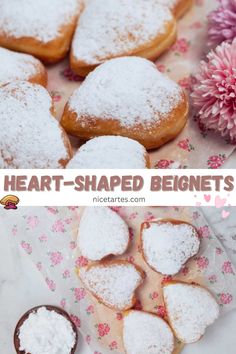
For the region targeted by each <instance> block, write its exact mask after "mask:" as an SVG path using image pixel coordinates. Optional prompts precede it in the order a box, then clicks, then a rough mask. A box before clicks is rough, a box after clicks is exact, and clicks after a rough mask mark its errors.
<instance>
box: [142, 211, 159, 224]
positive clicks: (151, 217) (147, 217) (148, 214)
mask: <svg viewBox="0 0 236 354" xmlns="http://www.w3.org/2000/svg"><path fill="white" fill-rule="evenodd" d="M144 219H145V222H149V221H152V220H155V219H156V217H155V216H154V215H153V214H152V213H151V212H150V211H148V212H147V214H146V215H145V217H144Z"/></svg>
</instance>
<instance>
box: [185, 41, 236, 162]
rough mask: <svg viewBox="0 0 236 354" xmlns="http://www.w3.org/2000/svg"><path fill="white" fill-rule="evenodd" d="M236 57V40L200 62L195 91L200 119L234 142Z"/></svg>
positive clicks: (193, 96)
mask: <svg viewBox="0 0 236 354" xmlns="http://www.w3.org/2000/svg"><path fill="white" fill-rule="evenodd" d="M235 56H236V40H234V41H233V43H232V44H229V43H226V42H224V43H222V44H221V45H220V46H218V47H217V48H216V49H215V51H211V52H210V53H209V54H208V56H207V60H206V61H202V62H201V64H200V71H199V73H198V75H197V76H196V84H195V85H194V86H193V93H192V99H193V105H194V106H195V108H196V110H197V115H198V119H199V121H200V122H201V123H202V124H203V125H204V126H205V127H206V128H207V129H210V130H213V131H215V132H219V133H220V134H221V135H222V136H223V137H225V138H228V139H230V140H231V141H232V142H234V140H235V139H236V99H235V98H236V75H235V72H236V61H235ZM213 168H214V167H213ZM216 168H217V167H216Z"/></svg>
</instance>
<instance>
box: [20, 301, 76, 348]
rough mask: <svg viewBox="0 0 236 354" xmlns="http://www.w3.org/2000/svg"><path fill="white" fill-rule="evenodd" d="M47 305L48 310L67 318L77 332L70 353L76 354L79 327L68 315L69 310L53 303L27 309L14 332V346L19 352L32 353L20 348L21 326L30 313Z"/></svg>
mask: <svg viewBox="0 0 236 354" xmlns="http://www.w3.org/2000/svg"><path fill="white" fill-rule="evenodd" d="M42 307H45V308H46V309H47V310H48V311H55V312H56V313H58V314H59V315H61V316H63V317H64V318H65V319H67V320H68V321H69V322H70V323H71V325H72V328H73V331H74V333H75V345H74V347H73V348H72V349H71V352H70V354H74V353H75V351H76V347H77V344H78V331H77V328H76V326H75V324H74V323H73V322H72V320H71V318H70V316H69V315H68V313H67V312H65V311H64V310H63V309H61V308H60V307H56V306H51V305H41V306H37V307H33V308H32V309H30V310H29V311H27V312H26V313H25V314H24V315H23V316H22V317H21V318H20V320H19V321H18V323H17V325H16V328H15V332H14V346H15V350H16V353H17V354H30V353H26V352H25V351H24V350H20V339H19V332H20V327H21V326H22V325H23V323H24V322H25V320H27V319H28V317H29V315H30V314H31V313H34V312H36V311H37V310H38V309H40V308H42Z"/></svg>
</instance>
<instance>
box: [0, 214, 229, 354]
mask: <svg viewBox="0 0 236 354" xmlns="http://www.w3.org/2000/svg"><path fill="white" fill-rule="evenodd" d="M203 213H204V215H205V217H206V219H207V220H208V222H209V223H210V224H211V226H212V227H213V229H214V231H215V232H216V233H217V235H218V236H219V237H220V238H221V240H222V242H223V243H225V245H226V246H227V247H230V248H231V249H232V248H234V244H233V242H231V241H232V240H233V238H234V236H235V235H236V208H234V209H231V214H230V216H229V218H228V219H226V220H224V221H222V218H221V216H220V211H219V210H217V209H215V208H203ZM0 224H1V239H2V244H1V248H0V348H1V350H0V352H1V354H13V353H14V352H15V351H14V347H13V342H12V337H13V332H14V327H15V325H16V322H17V320H18V319H19V317H20V316H21V315H22V313H24V312H25V311H26V310H28V309H29V308H30V307H33V306H37V305H41V304H45V303H47V304H55V303H57V302H58V301H59V299H57V298H55V294H53V293H52V292H50V291H49V290H48V288H47V286H46V285H45V283H44V281H43V279H42V277H41V275H40V273H39V272H38V271H37V270H36V269H35V267H34V266H33V265H32V264H31V262H30V260H29V258H28V257H26V256H25V254H24V253H23V251H22V250H20V249H19V248H18V247H17V246H16V245H15V244H14V242H13V240H12V238H10V233H9V231H8V230H5V229H4V225H2V223H1V220H0ZM235 243H236V242H235ZM230 252H231V256H232V257H233V258H234V262H235V265H236V250H234V249H232V250H231V251H230ZM235 326H236V311H234V312H231V313H230V314H228V315H227V316H225V317H223V318H221V319H220V320H219V321H218V322H217V323H216V324H215V325H214V326H212V327H211V328H209V330H208V331H207V334H206V336H205V337H204V338H203V339H202V340H201V341H200V342H199V343H197V344H194V345H189V346H186V348H185V349H184V351H183V354H202V353H207V354H222V352H226V353H227V354H235V347H236V336H235ZM76 353H77V354H78V353H80V354H91V352H90V350H89V348H88V347H87V345H86V344H85V343H84V342H83V340H82V338H80V340H79V346H78V349H77V352H76Z"/></svg>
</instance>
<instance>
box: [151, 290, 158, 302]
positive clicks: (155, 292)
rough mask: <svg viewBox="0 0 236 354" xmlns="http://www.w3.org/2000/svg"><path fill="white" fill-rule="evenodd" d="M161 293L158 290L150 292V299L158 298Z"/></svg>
mask: <svg viewBox="0 0 236 354" xmlns="http://www.w3.org/2000/svg"><path fill="white" fill-rule="evenodd" d="M158 296H159V294H158V292H157V291H154V292H153V293H152V294H150V296H149V297H150V299H151V300H156V299H157V298H158Z"/></svg>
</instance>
